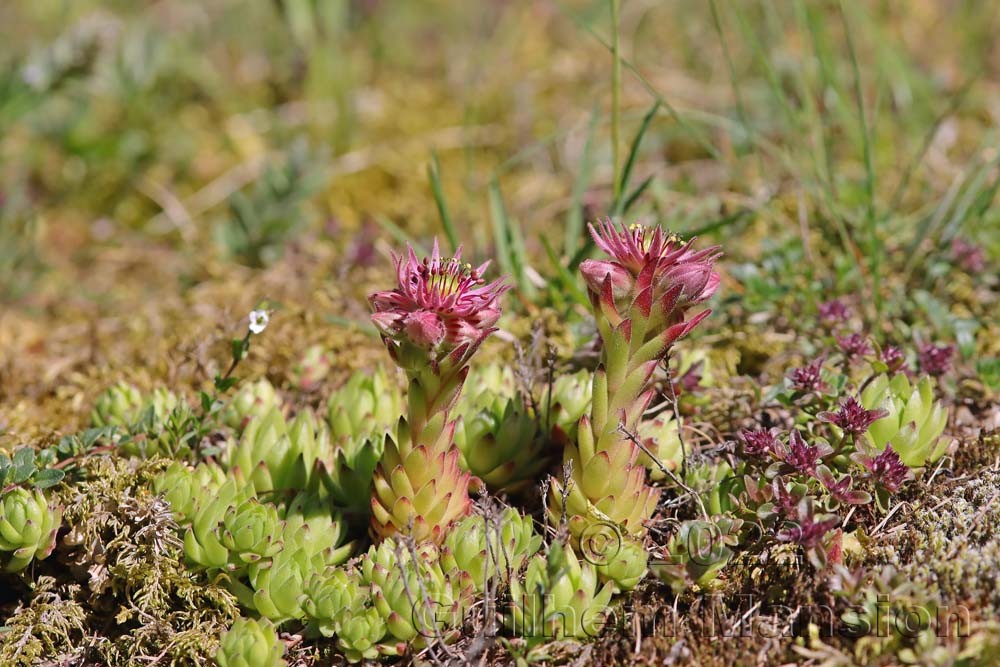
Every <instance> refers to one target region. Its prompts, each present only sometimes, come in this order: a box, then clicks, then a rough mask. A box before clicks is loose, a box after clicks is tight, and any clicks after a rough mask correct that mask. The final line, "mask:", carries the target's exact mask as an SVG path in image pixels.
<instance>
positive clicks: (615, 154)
mask: <svg viewBox="0 0 1000 667" xmlns="http://www.w3.org/2000/svg"><path fill="white" fill-rule="evenodd" d="M620 2H621V0H610V4H611V58H612V64H611V156H612V162H613V169H612V172H611V179H612V187H613V188H614V193H613V195H614V199H615V201H618V200H619V199H621V196H622V188H621V182H620V181H619V174H620V173H621V171H620V168H621V152H620V151H621V145H620V144H621V107H622V59H621V55H620V50H619V46H620V44H619V34H618V33H619V28H620V27H621V26H620V25H619V17H618V10H619V9H620V7H619V5H620Z"/></svg>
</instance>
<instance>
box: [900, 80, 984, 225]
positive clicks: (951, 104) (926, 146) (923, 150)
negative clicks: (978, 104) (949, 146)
mask: <svg viewBox="0 0 1000 667" xmlns="http://www.w3.org/2000/svg"><path fill="white" fill-rule="evenodd" d="M981 74H982V72H979V73H977V74H975V75H973V76H971V77H969V80H968V81H966V82H965V83H964V84H962V87H961V88H959V90H958V92H957V93H955V95H953V96H952V97H951V99H950V100H949V101H948V106H947V107H946V108H945V109H944V111H942V112H941V113H940V114H938V116H937V117H936V118H935V119H934V122H933V123H931V126H930V127H929V128H928V129H927V133H926V134H925V135H924V139H923V142H922V143H921V144H920V149H919V150H918V151H917V152H916V154H915V155H914V156H913V159H911V160H909V161H908V162H907V164H906V167H905V168H904V169H903V175H902V176H901V177H900V179H899V183H898V184H897V185H896V189H895V190H894V191H893V193H892V196H891V197H890V198H889V208H888V209H887V210H886V214H891V213H892V212H893V211H897V210H899V207H900V205H901V204H902V203H903V197H904V196H905V195H906V191H907V190H908V189H909V187H910V179H911V178H913V174H914V172H915V171H916V170H917V167H919V166H920V164H921V163H922V162H923V161H924V157H925V156H926V155H927V151H929V150H930V148H931V145H932V144H933V143H934V137H936V136H937V133H938V129H940V127H941V123H943V122H944V121H945V120H947V119H948V118H949V117H950V116H951V115H952V114H953V113H955V112H956V111H958V109H959V108H960V107H961V106H962V103H963V102H964V101H965V96H966V95H968V93H969V91H970V90H971V89H972V86H973V84H975V83H976V81H978V80H979V76H980V75H981Z"/></svg>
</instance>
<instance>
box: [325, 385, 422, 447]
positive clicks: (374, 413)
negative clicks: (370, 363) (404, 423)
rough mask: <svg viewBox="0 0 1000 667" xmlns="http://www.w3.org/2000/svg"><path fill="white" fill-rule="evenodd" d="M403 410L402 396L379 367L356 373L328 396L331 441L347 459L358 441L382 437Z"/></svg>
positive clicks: (357, 444) (397, 387)
mask: <svg viewBox="0 0 1000 667" xmlns="http://www.w3.org/2000/svg"><path fill="white" fill-rule="evenodd" d="M402 413H403V395H402V392H401V391H400V389H399V386H398V385H397V384H396V382H394V381H392V380H391V379H390V378H389V377H388V375H387V374H386V372H385V371H384V370H383V369H382V368H381V367H376V368H375V370H374V371H365V372H363V373H355V374H354V375H352V376H351V377H350V378H349V379H348V380H347V382H346V383H345V384H344V386H342V387H341V388H340V389H337V390H336V391H334V392H333V393H332V394H331V395H330V399H329V401H328V403H327V421H329V423H330V435H331V438H332V440H333V444H334V445H335V446H337V447H341V448H343V449H344V451H345V454H346V456H347V457H348V458H350V457H351V456H352V454H353V453H354V452H355V451H356V449H357V448H358V446H359V445H360V443H363V442H364V441H366V440H368V439H369V438H372V437H381V436H382V435H384V434H385V433H386V432H387V431H388V430H389V429H391V428H392V427H393V426H395V425H396V422H397V421H398V420H399V415H401V414H402Z"/></svg>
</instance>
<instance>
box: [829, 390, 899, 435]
mask: <svg viewBox="0 0 1000 667" xmlns="http://www.w3.org/2000/svg"><path fill="white" fill-rule="evenodd" d="M887 414H889V412H888V411H887V410H883V409H882V408H877V409H875V410H866V409H865V408H864V407H863V406H862V405H861V403H859V402H858V400H857V399H856V398H854V397H853V396H851V397H848V398H847V399H846V400H844V401H843V402H842V403H841V404H840V409H838V410H837V411H835V412H830V411H824V412H820V413H819V414H818V415H817V417H818V418H819V420H820V421H824V422H828V423H830V424H834V425H836V426H839V427H840V428H841V429H843V430H844V431H845V432H847V433H851V434H853V435H860V434H862V433H864V432H865V431H867V430H868V427H869V426H871V425H872V424H873V423H875V422H876V421H877V420H879V419H881V418H882V417H885V416H886V415H887Z"/></svg>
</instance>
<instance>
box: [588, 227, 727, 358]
mask: <svg viewBox="0 0 1000 667" xmlns="http://www.w3.org/2000/svg"><path fill="white" fill-rule="evenodd" d="M589 227H590V234H591V236H592V237H593V239H594V243H595V244H596V245H597V247H598V248H600V249H601V250H603V251H604V252H606V253H607V254H608V255H610V259H601V260H595V259H592V260H587V261H585V262H583V263H582V264H581V265H580V272H581V273H582V274H583V277H584V279H585V280H586V281H587V287H588V288H589V291H590V296H591V300H592V301H593V303H594V306H595V308H599V309H600V311H601V314H602V315H603V316H604V318H605V319H606V320H607V322H608V323H609V324H610V325H611V326H612V327H619V326H620V325H623V324H624V325H625V326H627V327H630V326H631V325H632V324H633V323H634V322H635V321H636V318H639V320H641V321H642V326H641V330H642V332H643V340H651V339H653V338H655V337H660V339H661V341H662V343H663V349H666V348H667V347H668V346H669V345H670V344H671V343H673V341H675V340H677V339H678V338H680V337H681V336H684V335H686V334H687V333H688V332H690V331H691V330H692V329H693V328H694V327H695V326H696V325H697V324H698V323H699V322H700V321H701V320H703V319H704V318H705V317H707V316H708V314H709V312H710V311H707V310H706V311H703V312H701V313H698V314H697V315H695V316H694V317H691V318H686V317H685V316H686V312H687V309H688V308H689V307H690V306H692V305H694V304H698V303H701V302H702V301H705V300H706V299H708V298H709V297H710V296H712V295H713V294H714V293H715V291H716V290H717V289H718V288H719V274H718V273H716V272H715V271H714V267H715V261H716V260H717V259H718V258H719V257H720V256H721V254H722V253H721V252H720V250H719V248H718V246H713V247H711V248H706V249H704V250H693V249H692V247H691V246H692V243H693V242H694V239H691V240H689V241H688V242H686V243H682V242H681V240H680V239H679V238H678V237H677V236H676V235H674V234H670V233H668V232H665V231H664V230H663V229H662V228H660V227H643V226H641V225H631V226H628V227H626V226H625V225H624V224H622V225H619V226H615V224H614V223H613V222H611V220H606V221H605V222H602V223H598V224H597V225H596V226H595V225H590V226H589Z"/></svg>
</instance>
